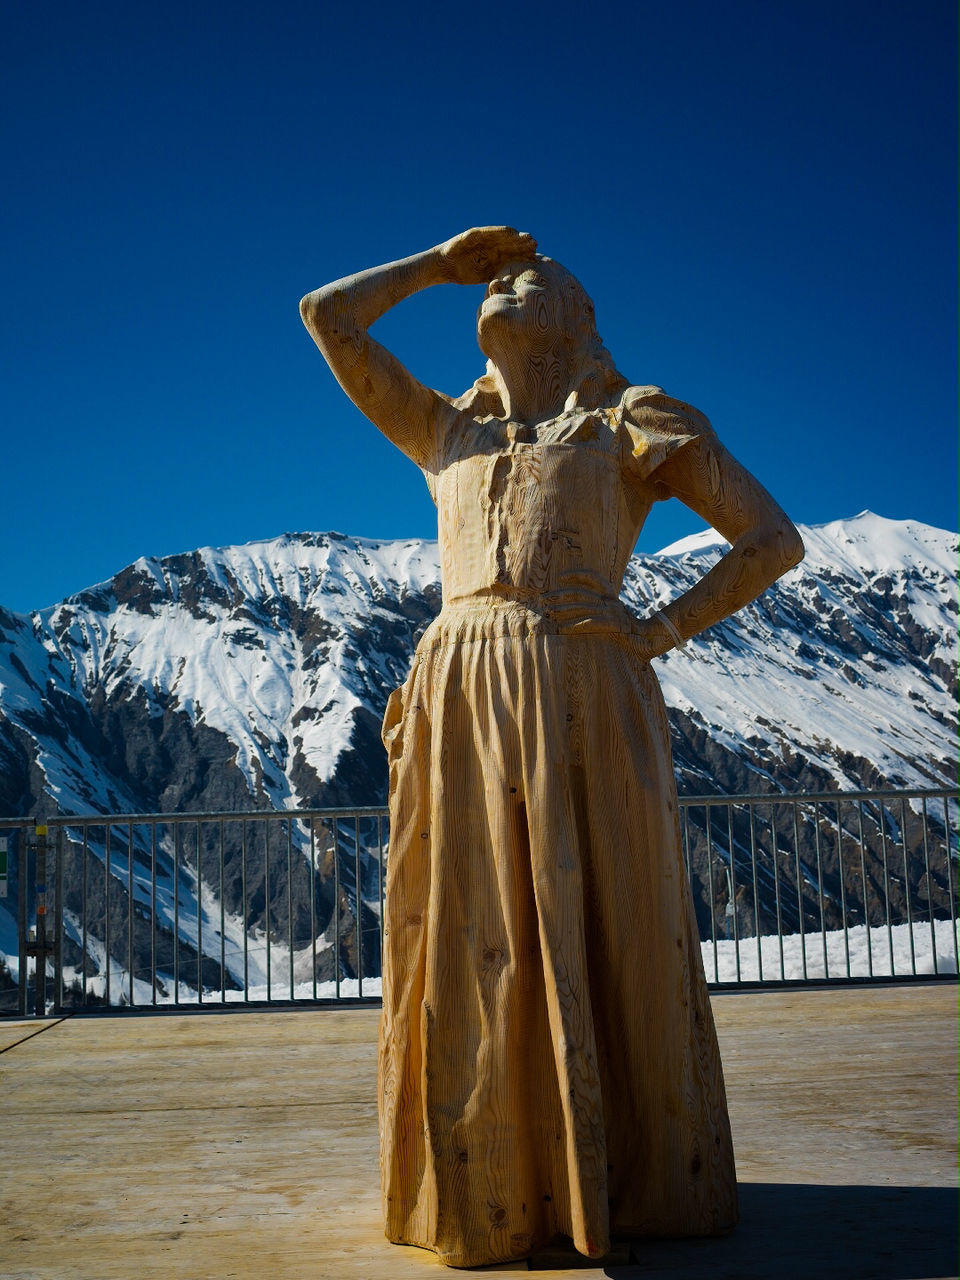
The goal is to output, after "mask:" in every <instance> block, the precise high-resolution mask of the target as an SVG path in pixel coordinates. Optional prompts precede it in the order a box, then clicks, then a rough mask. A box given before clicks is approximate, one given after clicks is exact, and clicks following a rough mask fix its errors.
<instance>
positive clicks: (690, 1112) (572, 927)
mask: <svg viewBox="0 0 960 1280" xmlns="http://www.w3.org/2000/svg"><path fill="white" fill-rule="evenodd" d="M534 248H535V246H534V244H533V242H532V240H530V237H526V236H522V235H519V234H518V233H517V232H514V231H513V230H512V229H511V228H480V229H474V230H473V231H470V232H466V233H464V234H463V235H461V236H459V237H454V238H453V239H452V240H450V241H447V242H445V244H443V245H441V246H438V247H437V248H436V249H433V250H427V251H426V252H425V253H422V254H418V255H414V257H412V258H408V259H404V260H403V261H401V262H397V263H392V264H387V265H386V266H383V267H378V268H373V269H372V270H370V271H367V272H363V273H361V274H359V275H357V276H353V277H347V278H346V279H344V280H340V281H337V282H335V283H334V284H332V285H328V286H326V287H325V288H323V289H320V290H317V291H315V292H314V293H313V294H309V295H307V297H306V298H305V299H304V300H303V302H302V303H301V313H302V315H303V318H304V321H305V323H306V324H307V327H308V329H309V330H310V332H311V334H312V335H313V337H314V339H315V340H316V342H317V345H318V346H319V347H320V350H321V351H322V352H323V354H324V356H325V358H326V359H327V361H328V363H329V364H330V366H331V368H332V370H333V372H334V373H335V374H336V376H337V378H338V380H339V381H340V383H341V386H343V388H344V390H345V391H346V392H347V394H348V395H350V396H351V398H352V399H353V400H354V402H355V403H356V404H357V405H358V407H359V408H361V409H362V410H363V412H364V413H366V414H367V416H368V417H370V419H371V420H372V421H373V422H374V423H375V424H376V425H377V426H378V427H380V429H381V430H383V431H384V432H385V433H386V434H387V435H388V436H389V438H390V439H391V440H393V441H394V442H395V443H396V444H397V445H398V446H399V447H400V448H402V449H404V450H405V451H406V452H407V453H408V454H409V456H410V457H411V458H412V459H413V460H414V461H415V462H416V463H417V465H418V466H419V467H420V468H421V469H422V470H423V472H424V474H425V476H426V479H427V483H428V485H429V488H430V492H431V494H432V496H433V497H434V499H435V501H436V504H437V509H438V522H439V541H440V552H441V567H442V578H443V609H442V611H441V613H440V616H439V617H438V618H437V620H436V621H435V622H434V623H433V624H432V626H431V627H430V628H429V629H428V631H427V632H426V634H425V635H424V637H423V639H422V640H421V642H420V644H419V646H418V648H417V653H416V656H415V659H414V664H413V669H412V671H411V673H410V676H409V679H408V680H407V681H406V683H405V685H404V687H403V688H402V689H401V690H398V691H397V692H396V693H394V695H393V696H392V697H391V699H390V703H389V705H388V707H387V712H386V717H385V720H384V742H385V744H386V746H387V750H388V755H389V763H390V809H391V840H390V856H389V864H388V874H387V894H386V917H385V961H384V987H383V990H384V1017H383V1024H382V1031H381V1041H380V1087H379V1097H380V1118H381V1168H382V1177H383V1203H384V1214H385V1219H386V1230H387V1235H388V1237H389V1238H390V1239H391V1240H394V1241H397V1242H405V1243H412V1244H417V1245H422V1246H425V1247H428V1248H431V1249H433V1250H435V1251H436V1253H437V1254H438V1255H439V1257H440V1258H441V1259H442V1260H443V1261H444V1262H446V1263H449V1264H451V1265H456V1266H468V1265H479V1264H488V1263H495V1262H500V1261H503V1260H508V1259H515V1258H520V1257H525V1256H527V1255H529V1254H530V1253H531V1252H532V1251H533V1250H535V1249H536V1248H537V1247H539V1246H541V1245H543V1244H544V1243H545V1242H546V1241H548V1240H549V1239H550V1238H551V1237H552V1236H553V1235H555V1234H556V1233H557V1232H562V1233H565V1234H568V1235H570V1236H571V1237H572V1238H573V1241H574V1243H575V1245H576V1247H577V1249H578V1250H579V1251H580V1252H581V1253H583V1254H585V1255H587V1256H588V1257H600V1256H603V1255H604V1254H606V1253H607V1251H608V1250H609V1247H610V1233H611V1230H612V1229H613V1230H619V1231H622V1232H626V1233H628V1234H632V1235H638V1236H643V1235H705V1234H711V1233H718V1232H723V1231H727V1230H729V1229H730V1227H732V1225H733V1224H734V1223H735V1221H736V1216H737V1208H736V1177H735V1173H734V1165H733V1150H732V1146H731V1141H730V1129H729V1123H728V1120H727V1110H726V1100H725V1096H724V1087H723V1077H722V1072H721V1067H720V1059H719V1054H718V1050H717V1042H716V1034H715V1032H714V1028H713V1023H712V1020H711V1015H710V1007H709V1004H708V1001H707V996H706V987H705V983H704V978H703V972H702V965H701V960H700V948H699V942H698V939H697V934H696V928H695V921H694V917H693V909H692V905H691V901H690V896H689V888H688V885H687V880H686V876H685V875H684V871H683V866H682V863H681V850H680V834H679V826H678V820H677V799H676V791H675V785H674V780H673V768H672V761H671V755H670V744H669V731H668V725H667V718H666V713H665V709H664V705H663V700H662V698H661V695H660V690H659V687H658V685H657V681H656V678H655V677H654V675H653V673H652V671H651V669H650V666H649V660H650V659H651V658H652V657H654V656H656V655H657V654H660V653H663V652H665V651H666V650H667V649H668V648H671V647H672V646H673V644H674V642H675V640H676V639H677V637H678V635H679V636H680V637H686V636H689V635H691V634H694V633H695V632H697V631H699V630H702V629H703V628H704V627H706V626H709V625H711V624H712V623H714V622H716V621H718V620H719V619H720V618H723V617H726V616H727V615H729V614H730V613H731V612H733V611H734V610H735V609H737V608H739V607H741V606H742V605H743V604H745V603H747V602H748V601H749V600H751V599H752V598H754V597H755V596H756V595H757V594H759V592H760V591H762V590H763V589H764V588H765V587H766V586H768V585H769V584H770V583H771V582H772V581H774V579H775V578H776V577H778V576H779V575H780V574H781V573H783V572H784V571H785V570H786V569H787V568H789V567H790V566H791V565H792V564H794V563H796V562H797V560H798V559H799V558H800V556H801V554H802V545H801V544H800V541H799V538H798V537H797V535H796V530H795V529H794V528H793V526H792V525H791V524H790V522H789V520H787V518H786V517H785V516H784V514H783V512H782V511H780V509H779V507H777V505H776V503H775V502H774V501H773V499H772V498H770V496H769V494H767V493H766V491H765V490H763V489H762V488H761V486H760V485H758V484H757V482H756V481H755V480H754V479H753V477H751V476H749V474H748V473H747V472H746V471H744V470H743V468H742V467H740V466H739V464H738V463H736V461H735V460H734V459H733V458H731V457H730V455H729V454H728V453H727V452H726V451H725V450H724V449H723V446H722V445H721V444H720V443H719V441H718V440H717V438H716V436H715V434H714V432H713V430H712V428H711V427H710V424H709V423H708V422H707V420H706V419H705V418H704V417H703V415H702V414H700V413H698V411H697V410H695V409H693V408H691V407H690V406H689V405H686V404H684V403H682V402H680V401H677V400H674V399H672V398H671V397H669V396H667V395H666V394H665V393H664V392H663V391H662V390H661V389H660V388H659V387H632V386H630V384H629V382H628V380H627V379H626V378H624V377H623V375H622V374H620V373H619V372H618V370H617V369H616V367H615V366H614V364H613V361H612V359H611V357H610V355H609V353H608V352H607V351H606V350H605V348H604V347H603V344H602V342H601V340H600V338H599V335H598V333H597V330H596V325H595V321H594V315H593V306H592V303H591V302H590V299H589V298H588V297H587V295H586V293H585V292H584V290H583V288H582V286H581V285H580V284H579V282H577V281H576V280H575V279H574V277H573V276H571V275H570V273H569V272H567V271H566V270H565V268H563V267H561V266H560V265H559V264H558V263H556V262H553V261H552V260H551V259H549V258H546V257H543V256H542V255H535V254H534V253H533V252H532V251H533V249H534ZM482 279H486V280H488V281H489V284H488V288H487V296H486V298H485V299H484V302H483V303H482V305H481V307H480V310H479V312H478V321H477V335H478V343H479V345H480V347H481V349H482V351H483V352H484V354H485V355H486V356H487V358H488V360H487V371H486V373H485V374H484V375H483V376H482V377H481V378H480V379H478V380H477V382H476V383H475V384H474V385H473V387H472V388H470V389H469V390H468V391H467V392H466V393H465V394H464V395H462V396H460V397H459V398H458V399H455V400H454V399H451V398H450V397H446V396H442V395H440V394H438V393H436V392H433V391H430V390H428V389H427V388H425V387H423V386H422V385H421V384H420V383H418V382H417V381H416V379H414V378H413V377H412V376H411V375H410V374H409V373H408V372H407V371H406V370H405V369H403V367H402V366H401V365H400V364H399V362H398V361H397V360H396V359H395V357H393V356H392V355H390V353H389V352H386V351H385V350H384V349H383V348H381V347H378V345H377V344H376V343H375V342H374V341H373V340H372V339H371V338H370V337H369V334H368V332H367V330H368V327H369V325H370V324H371V323H372V322H373V320H375V319H376V318H377V316H379V315H381V314H383V312H384V311H385V310H386V309H387V308H388V307H389V306H391V305H393V304H394V303H395V302H397V301H399V300H400V299H401V298H404V297H407V296H409V295H410V294H411V293H412V292H414V291H416V290H417V289H420V288H424V287H426V286H428V285H431V284H435V283H440V282H441V281H443V280H459V281H464V282H465V281H468V280H473V281H479V280H482ZM671 494H676V495H677V496H679V497H681V498H682V499H683V500H684V501H685V502H687V503H688V505H690V506H691V507H692V508H693V509H694V510H696V511H698V512H700V513H701V514H702V515H704V516H705V517H706V518H707V519H708V520H710V521H711V522H712V523H713V524H714V525H715V526H716V527H717V528H718V529H719V530H720V532H721V533H723V534H724V536H725V537H727V538H729V539H730V541H731V543H732V544H733V545H732V546H731V549H730V551H729V552H728V553H727V554H726V555H725V556H724V557H723V558H722V560H721V562H720V563H719V564H718V565H716V566H715V567H714V568H713V569H711V570H710V572H709V573H708V574H706V575H705V577H704V579H703V580H702V581H701V582H700V583H698V584H696V585H695V586H694V587H693V588H692V589H691V590H690V591H688V592H686V593H685V594H684V596H682V597H681V598H680V599H678V600H676V601H674V602H672V603H671V604H670V605H669V606H668V608H667V609H666V610H665V611H664V615H665V616H666V618H667V620H668V622H669V625H667V623H665V622H664V621H663V620H662V618H659V617H657V616H654V617H653V618H634V617H632V616H631V615H629V614H628V613H627V611H626V610H625V609H624V607H623V606H622V605H621V604H620V603H619V600H618V596H619V592H620V589H621V586H622V582H623V574H624V570H625V568H626V565H627V561H628V559H629V556H630V554H631V552H632V550H633V547H634V544H635V542H636V539H637V536H638V534H639V532H640V529H641V528H642V525H643V522H644V520H645V518H646V516H647V514H648V512H649V510H650V508H651V506H652V505H653V503H654V502H655V501H656V500H658V499H660V498H664V497H668V496H670V495H671Z"/></svg>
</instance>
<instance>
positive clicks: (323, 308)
mask: <svg viewBox="0 0 960 1280" xmlns="http://www.w3.org/2000/svg"><path fill="white" fill-rule="evenodd" d="M300 319H301V320H302V321H303V323H304V324H305V325H306V326H307V328H308V329H309V331H310V332H311V333H312V334H313V336H314V337H315V338H318V339H319V338H322V337H323V336H324V335H326V334H329V333H332V332H333V330H334V329H335V327H336V307H335V301H334V297H333V295H332V294H331V293H330V292H329V291H328V290H327V289H314V291H313V292H312V293H308V294H306V295H305V296H304V297H302V298H301V299H300Z"/></svg>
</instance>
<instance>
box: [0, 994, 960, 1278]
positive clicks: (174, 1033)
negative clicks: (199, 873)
mask: <svg viewBox="0 0 960 1280" xmlns="http://www.w3.org/2000/svg"><path fill="white" fill-rule="evenodd" d="M713 1003H714V1010H715V1013H716V1017H717V1023H718V1027H719V1031H720V1038H721V1047H722V1050H723V1058H724V1065H725V1071H726V1076H727V1085H728V1091H729V1095H730V1105H731V1118H732V1122H733V1132H734V1141H735V1144H736V1150H737V1163H738V1171H739V1177H740V1182H741V1198H742V1222H741V1225H740V1227H739V1228H738V1230H737V1231H736V1232H735V1233H734V1234H733V1235H732V1236H730V1237H728V1238H727V1239H724V1240H709V1241H697V1242H691V1241H664V1242H651V1243H645V1244H642V1245H639V1246H634V1253H633V1255H632V1260H631V1255H630V1253H629V1250H628V1249H627V1248H624V1249H623V1250H622V1251H621V1253H620V1255H619V1256H618V1257H617V1258H615V1259H613V1260H611V1265H607V1266H606V1267H605V1268H599V1269H598V1268H596V1267H594V1266H593V1265H592V1264H589V1265H588V1266H587V1267H586V1268H585V1269H577V1270H568V1269H567V1268H569V1267H570V1266H571V1264H572V1263H573V1262H574V1261H575V1260H576V1258H577V1256H578V1255H570V1256H569V1257H568V1258H566V1259H564V1258H562V1257H560V1258H557V1257H550V1256H543V1257H541V1258H540V1259H538V1260H537V1261H538V1262H539V1263H540V1265H541V1267H542V1268H546V1267H550V1266H552V1267H553V1268H554V1269H553V1270H552V1271H550V1270H544V1272H543V1273H544V1274H545V1275H548V1274H552V1275H554V1276H560V1275H570V1276H580V1277H583V1276H589V1275H595V1276H596V1275H607V1276H622V1277H640V1276H643V1277H646V1278H648V1280H649V1277H668V1276H669V1277H670V1280H702V1278H705V1277H710V1280H727V1278H732V1277H739V1278H747V1280H753V1278H755V1280H772V1278H774V1277H776V1280H793V1278H795V1280H799V1278H800V1277H804V1278H806V1277H813V1276H816V1277H818V1280H859V1278H860V1277H875V1278H879V1280H927V1278H930V1277H936V1278H937V1280H941V1278H944V1277H955V1276H957V1251H956V1216H957V1215H956V1193H955V1188H956V1176H957V1160H956V1155H957V1127H956V1116H957V1098H956V1084H957V1057H956V1043H957V1022H956V1009H957V988H956V986H954V985H927V986H900V987H895V986H891V987H884V988H870V989H837V990H823V989H821V990H805V991H796V990H794V991H764V992H758V993H737V994H723V995H718V996H715V997H714V1001H713ZM376 1024H377V1013H376V1012H375V1011H372V1010H368V1009H351V1010H339V1009H338V1010H326V1009H325V1010H297V1011H291V1012H286V1011H276V1012H265V1013H261V1012H236V1013H226V1014H218V1013H216V1012H210V1013H201V1014H176V1015H169V1014H167V1015H157V1016H137V1015H128V1016H122V1017H118V1016H114V1017H74V1018H70V1019H67V1020H65V1021H62V1022H52V1021H51V1022H48V1023H46V1024H37V1023H36V1022H30V1023H0V1276H2V1277H4V1278H5V1280H28V1278H29V1280H114V1278H117V1280H154V1278H156V1280H160V1278H161V1277H162V1278H163V1280H181V1278H182V1280H205V1278H206V1277H218V1278H219V1277H256V1278H257V1280H260V1278H261V1277H269V1280H308V1278H309V1280H317V1278H322V1280H326V1278H328V1277H330V1278H336V1280H339V1278H340V1277H343V1278H344V1280H349V1278H350V1277H357V1276H363V1277H373V1278H376V1280H417V1278H418V1277H427V1276H430V1275H432V1276H433V1277H435V1280H439V1277H440V1276H455V1275H457V1274H461V1273H457V1272H454V1271H447V1270H446V1269H445V1268H442V1267H441V1266H440V1264H439V1263H437V1262H436V1261H435V1259H434V1258H433V1255H431V1254H427V1253H424V1252H422V1251H420V1250H417V1249H406V1248H398V1247H397V1246H394V1245H390V1244H388V1243H387V1242H386V1241H385V1240H384V1239H383V1236H382V1234H381V1227H380V1218H379V1202H378V1190H377V1133H376V1112H375V1104H374V1098H375V1071H376V1062H375V1042H376ZM40 1025H42V1026H44V1028H45V1029H44V1030H42V1031H41V1032H40V1034H34V1033H36V1032H37V1030H38V1026H40ZM26 1037H30V1038H26ZM584 1261H586V1260H585V1259H584ZM517 1269H523V1270H526V1266H525V1264H524V1265H523V1266H522V1267H519V1266H514V1267H511V1268H492V1269H491V1268H488V1269H485V1270H483V1271H482V1272H481V1274H484V1275H508V1274H513V1272H514V1271H515V1270H517ZM468 1274H469V1273H468Z"/></svg>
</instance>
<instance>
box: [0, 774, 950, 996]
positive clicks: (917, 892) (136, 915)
mask: <svg viewBox="0 0 960 1280" xmlns="http://www.w3.org/2000/svg"><path fill="white" fill-rule="evenodd" d="M680 822H681V831H682V836H683V849H684V857H685V860H686V866H687V873H688V876H689V879H690V885H691V890H692V897H693V904H694V909H695V911H696V917H697V925H698V929H699V934H700V938H701V945H702V950H703V960H704V969H705V972H706V976H707V980H708V982H709V983H710V984H711V985H719V986H724V985H728V984H744V983H762V984H768V983H782V982H791V981H798V982H803V981H807V982H810V981H819V980H825V981H850V980H858V979H862V980H865V981H870V980H880V979H882V980H888V979H889V978H901V977H917V976H920V975H927V976H930V977H949V976H955V975H956V974H957V971H958V948H957V897H956V891H957V865H958V864H957V857H958V842H957V831H958V813H957V792H956V790H955V789H948V788H940V789H930V790H915V791H883V792H880V791H875V792H843V793H839V792H824V793H820V794H815V795H811V794H808V795H797V796H784V795H751V796H733V797H730V796H689V797H681V799H680ZM3 841H5V842H6V845H7V859H8V863H9V868H10V870H9V873H8V879H7V880H6V881H4V880H3V876H2V870H0V1014H3V1013H6V1014H16V1015H19V1016H24V1015H25V1014H26V1013H27V1011H28V1010H31V1011H33V1012H37V1013H41V1012H43V1011H45V1010H46V1009H47V1008H48V999H49V1003H52V1007H53V1008H54V1009H55V1010H57V1011H58V1012H59V1011H69V1010H83V1009H96V1008H104V1007H112V1008H117V1007H124V1008H144V1007H160V1006H173V1007H187V1006H193V1005H203V1004H218V1005H224V1006H226V1005H235V1004H239V1005H251V1004H258V1005H259V1004H277V1003H283V1004H287V1003H291V1002H298V1001H322V1000H341V1001H342V1000H344V999H360V1000H366V999H377V998H378V997H379V995H380V958H381V940H382V921H383V902H384V889H385V865H386V857H387V811H386V809H385V808H379V807H377V808H357V809H337V810H332V809H324V810H315V811H309V812H308V811H296V812H256V813H207V814H161V815H156V814H120V815H110V816H107V815H99V814H97V815H85V816H81V817H71V816H57V817H55V818H51V819H49V820H47V822H46V824H45V825H44V824H35V823H33V822H29V821H25V820H23V819H6V820H0V842H3ZM0 851H2V843H0ZM0 868H2V858H0ZM51 873H52V874H51ZM5 891H6V892H9V896H8V897H7V899H6V902H4V901H3V894H4V892H5ZM14 898H15V899H16V903H17V919H16V922H15V924H14V923H13V913H12V906H13V900H14ZM11 940H14V941H15V943H16V945H15V946H13V947H11ZM4 952H5V953H6V959H5V961H4V958H3V953H4Z"/></svg>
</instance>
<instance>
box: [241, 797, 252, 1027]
mask: <svg viewBox="0 0 960 1280" xmlns="http://www.w3.org/2000/svg"><path fill="white" fill-rule="evenodd" d="M240 919H241V923H242V925H243V999H244V1003H248V1002H249V1000H250V954H249V948H250V943H249V937H248V929H247V820H246V818H241V820H240Z"/></svg>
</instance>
